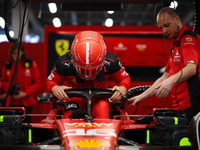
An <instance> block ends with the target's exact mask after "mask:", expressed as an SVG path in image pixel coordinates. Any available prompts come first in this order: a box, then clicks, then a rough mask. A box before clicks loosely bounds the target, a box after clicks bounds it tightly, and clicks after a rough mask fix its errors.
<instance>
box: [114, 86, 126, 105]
mask: <svg viewBox="0 0 200 150" xmlns="http://www.w3.org/2000/svg"><path fill="white" fill-rule="evenodd" d="M112 91H115V93H114V94H113V95H112V96H111V98H110V100H111V101H119V100H121V99H122V96H124V95H125V94H126V88H125V87H124V86H114V87H113V88H112ZM120 93H121V94H120ZM121 95H122V96H121Z"/></svg>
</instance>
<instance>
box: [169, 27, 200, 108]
mask: <svg viewBox="0 0 200 150" xmlns="http://www.w3.org/2000/svg"><path fill="white" fill-rule="evenodd" d="M197 39H198V35H197V34H196V33H194V32H193V31H190V30H188V28H187V27H186V26H183V27H182V29H181V30H180V32H179V34H178V36H177V38H176V39H175V40H174V41H173V42H172V45H171V46H172V49H171V53H172V55H171V57H170V58H169V60H168V63H167V66H166V69H165V72H168V73H169V76H172V75H174V74H176V73H177V72H179V71H180V70H181V69H183V68H184V67H185V66H186V65H187V64H189V63H194V64H196V65H197V69H198V71H197V73H196V75H194V76H192V77H191V78H189V79H188V80H187V81H184V82H181V83H178V86H177V84H175V85H174V86H173V87H172V89H171V91H170V94H171V98H172V101H173V107H174V108H175V109H178V110H180V108H181V109H185V108H187V107H189V106H191V105H195V104H196V103H198V102H200V84H199V76H198V74H199V72H200V71H199V52H200V41H198V40H197ZM179 106H180V107H179Z"/></svg>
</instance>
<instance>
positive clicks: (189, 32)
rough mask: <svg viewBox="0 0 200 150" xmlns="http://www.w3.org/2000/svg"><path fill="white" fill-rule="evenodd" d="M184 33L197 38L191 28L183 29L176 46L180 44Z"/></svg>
mask: <svg viewBox="0 0 200 150" xmlns="http://www.w3.org/2000/svg"><path fill="white" fill-rule="evenodd" d="M185 35H191V36H193V37H195V38H196V39H197V40H198V38H197V33H195V32H193V31H191V30H185V32H183V34H182V35H181V37H180V39H179V41H178V44H177V45H176V47H180V44H181V39H182V38H183V37H184V36H185Z"/></svg>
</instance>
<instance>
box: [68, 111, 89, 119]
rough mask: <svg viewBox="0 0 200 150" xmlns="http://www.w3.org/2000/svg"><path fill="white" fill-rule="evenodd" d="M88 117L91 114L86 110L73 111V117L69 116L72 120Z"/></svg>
mask: <svg viewBox="0 0 200 150" xmlns="http://www.w3.org/2000/svg"><path fill="white" fill-rule="evenodd" d="M87 116H89V114H88V113H87V111H86V110H85V109H82V110H79V109H76V110H73V111H72V113H71V115H69V116H68V117H69V118H72V119H83V118H85V117H87Z"/></svg>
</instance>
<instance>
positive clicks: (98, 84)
mask: <svg viewBox="0 0 200 150" xmlns="http://www.w3.org/2000/svg"><path fill="white" fill-rule="evenodd" d="M70 60H71V51H68V52H67V53H66V54H65V55H63V56H61V57H60V58H59V59H58V60H57V62H56V63H55V65H54V69H53V70H52V71H51V74H50V75H49V77H48V78H47V82H46V83H47V89H48V92H50V93H52V88H53V86H55V85H66V86H69V87H72V88H78V87H95V88H107V87H108V85H107V82H108V78H109V77H111V78H112V79H113V80H114V81H115V82H116V83H117V85H118V86H124V87H125V88H126V89H127V90H128V89H129V86H130V76H129V74H128V73H127V72H126V71H125V69H124V67H123V66H122V65H121V63H120V60H119V58H117V57H116V55H114V54H112V53H107V54H106V63H105V64H104V66H103V68H102V70H101V71H100V73H99V74H98V75H97V77H96V78H95V79H93V80H84V79H82V78H80V77H79V76H78V74H77V73H76V70H75V68H74V66H73V65H72V63H71V61H70ZM75 109H80V110H81V109H86V102H85V101H84V100H82V99H80V98H70V99H68V100H67V101H66V105H65V112H64V116H65V117H66V118H67V117H68V115H70V114H71V112H72V110H75ZM92 116H93V117H95V118H109V100H108V99H101V100H98V101H96V102H95V103H93V102H92Z"/></svg>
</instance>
